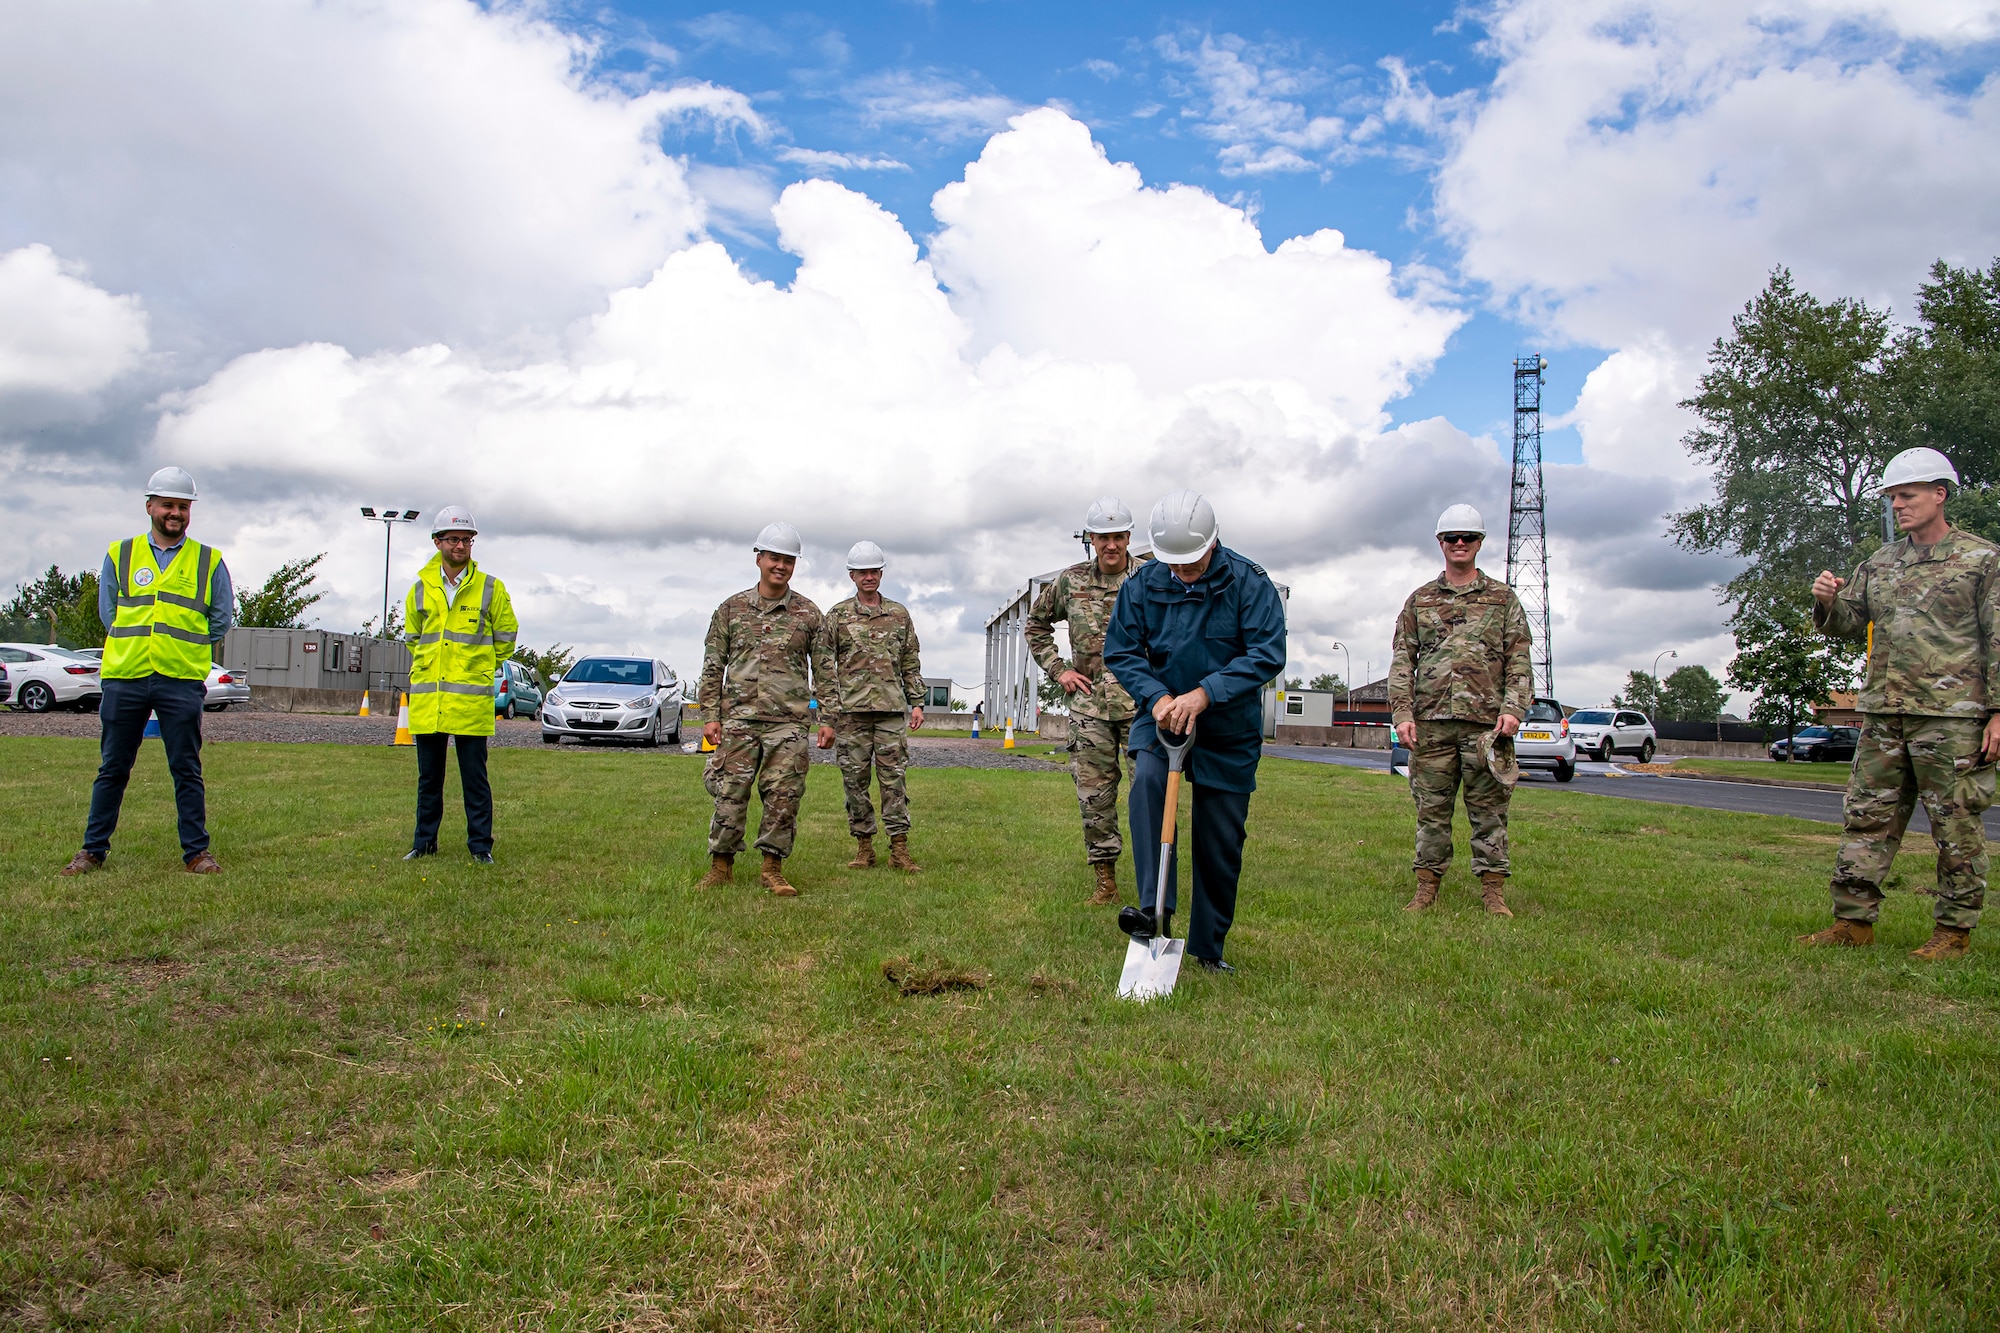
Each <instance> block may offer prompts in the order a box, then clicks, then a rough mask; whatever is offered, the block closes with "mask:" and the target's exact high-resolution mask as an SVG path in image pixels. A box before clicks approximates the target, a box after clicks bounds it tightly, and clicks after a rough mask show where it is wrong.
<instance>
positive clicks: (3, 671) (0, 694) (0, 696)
mask: <svg viewBox="0 0 2000 1333" xmlns="http://www.w3.org/2000/svg"><path fill="white" fill-rule="evenodd" d="M13 693H14V686H13V685H12V684H11V683H10V682H9V681H8V679H7V668H6V667H5V666H4V665H0V704H4V703H6V702H7V700H8V699H9V698H11V697H12V696H13Z"/></svg>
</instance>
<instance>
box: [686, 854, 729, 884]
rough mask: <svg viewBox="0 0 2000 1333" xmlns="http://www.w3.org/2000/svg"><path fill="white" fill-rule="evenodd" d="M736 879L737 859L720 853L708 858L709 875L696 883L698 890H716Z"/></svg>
mask: <svg viewBox="0 0 2000 1333" xmlns="http://www.w3.org/2000/svg"><path fill="white" fill-rule="evenodd" d="M735 878H736V857H735V856H734V855H728V856H725V855H722V854H720V853H718V854H716V855H713V856H710V857H709V858H708V873H707V874H706V875H703V876H702V877H701V878H700V879H698V880H696V881H695V887H696V888H697V889H714V888H720V887H721V886H722V885H724V884H727V883H729V881H730V880H732V879H735Z"/></svg>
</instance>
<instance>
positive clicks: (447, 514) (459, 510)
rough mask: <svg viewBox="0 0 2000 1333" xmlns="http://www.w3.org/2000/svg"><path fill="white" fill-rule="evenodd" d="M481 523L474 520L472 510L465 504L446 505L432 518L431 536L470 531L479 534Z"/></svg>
mask: <svg viewBox="0 0 2000 1333" xmlns="http://www.w3.org/2000/svg"><path fill="white" fill-rule="evenodd" d="M478 531H479V525H478V524H477V523H474V522H473V521H472V511H471V510H470V509H467V508H466V507H465V506H464V505H446V506H445V507H444V508H442V509H440V510H438V511H437V517H435V518H433V519H432V520H431V536H433V537H438V536H442V535H443V534H445V533H447V532H470V533H474V534H477V533H478Z"/></svg>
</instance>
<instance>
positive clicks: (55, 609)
mask: <svg viewBox="0 0 2000 1333" xmlns="http://www.w3.org/2000/svg"><path fill="white" fill-rule="evenodd" d="M0 622H4V623H0V634H5V635H6V636H8V637H10V638H12V639H14V640H16V641H17V642H28V643H44V642H47V641H48V640H49V638H50V637H51V631H53V637H54V639H55V642H57V643H58V644H61V645H62V646H63V647H65V648H101V647H103V646H104V622H103V621H101V620H99V619H98V618H97V571H96V570H86V571H84V572H83V573H81V574H65V573H63V572H62V570H61V569H59V568H57V567H56V566H55V565H50V566H49V567H48V569H47V570H46V571H45V572H44V573H43V574H42V576H41V577H40V578H38V579H34V580H32V581H30V582H28V583H23V584H20V585H18V586H16V587H15V589H14V596H13V597H12V598H11V599H9V600H8V602H7V604H6V605H5V606H0Z"/></svg>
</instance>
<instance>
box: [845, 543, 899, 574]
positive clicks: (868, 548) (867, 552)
mask: <svg viewBox="0 0 2000 1333" xmlns="http://www.w3.org/2000/svg"><path fill="white" fill-rule="evenodd" d="M888 563H889V557H888V556H886V555H883V554H882V548H881V547H879V546H877V545H876V544H875V543H874V542H856V543H854V545H852V546H850V547H848V548H847V567H848V568H849V569H880V568H882V566H884V565H886V564H888Z"/></svg>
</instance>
